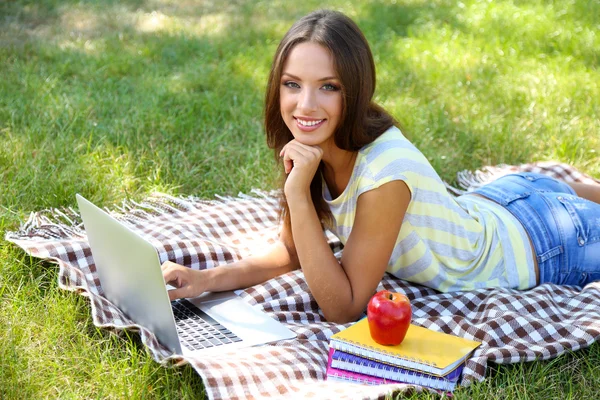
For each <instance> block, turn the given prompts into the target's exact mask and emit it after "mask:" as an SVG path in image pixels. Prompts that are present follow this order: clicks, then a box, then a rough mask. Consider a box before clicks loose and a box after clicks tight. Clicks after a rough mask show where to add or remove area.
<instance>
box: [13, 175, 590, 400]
mask: <svg viewBox="0 0 600 400" xmlns="http://www.w3.org/2000/svg"><path fill="white" fill-rule="evenodd" d="M515 171H537V172H542V173H547V174H550V175H553V176H557V177H561V178H562V179H564V180H567V181H580V182H589V183H594V182H595V183H600V182H599V181H597V180H595V179H593V178H591V177H589V176H587V175H584V174H581V173H580V172H578V171H577V170H575V169H574V168H572V167H569V166H567V165H563V164H556V163H538V164H526V165H521V166H498V167H490V168H487V169H485V170H483V171H480V172H476V173H468V172H464V173H461V174H459V176H458V182H459V185H461V186H462V187H463V188H464V189H467V190H469V189H471V188H473V187H476V186H477V185H480V184H482V183H485V182H487V181H490V180H493V179H495V178H497V177H498V176H501V175H504V174H506V173H510V172H515ZM449 189H450V188H449ZM451 190H452V191H453V192H454V193H459V192H460V190H458V189H455V188H452V189H451ZM274 195H275V193H265V192H254V193H253V194H252V195H250V196H244V195H241V196H239V197H237V198H221V197H219V198H217V200H214V201H206V200H199V199H196V198H173V197H170V196H166V195H156V196H153V197H151V198H149V199H148V200H147V201H145V202H143V203H133V202H130V203H126V204H124V205H123V207H121V208H119V209H118V210H116V211H112V213H113V215H115V216H116V217H117V218H119V219H120V220H121V221H124V222H125V223H126V224H128V225H129V226H131V228H133V229H134V230H136V231H138V232H139V233H140V234H142V235H143V236H145V237H146V238H147V239H149V240H150V241H151V242H152V243H153V244H154V245H155V247H156V248H157V249H158V252H159V255H160V259H161V261H164V260H167V259H169V260H172V261H175V262H177V263H181V264H184V265H187V266H189V267H191V268H213V267H216V266H218V265H220V264H223V263H227V262H231V261H234V260H238V259H240V258H241V257H244V256H246V255H248V254H250V253H251V252H252V251H253V249H256V248H257V247H259V246H264V244H265V243H266V242H272V241H274V240H275V239H276V237H277V228H278V226H277V200H276V199H275V197H274ZM6 239H7V240H9V241H11V242H13V243H15V244H17V245H18V246H20V247H21V248H23V249H24V250H25V251H26V252H27V253H29V254H31V255H33V256H35V257H39V258H43V259H47V260H51V261H54V262H57V263H58V264H59V266H60V272H59V276H58V280H59V284H60V287H61V288H64V289H67V290H72V291H75V292H78V293H80V294H82V295H84V296H88V297H89V298H90V300H91V311H92V318H93V321H94V324H96V325H97V326H101V327H108V328H113V329H116V330H121V329H132V330H136V331H139V333H140V335H141V339H142V341H143V343H144V344H145V345H146V346H147V347H148V349H149V351H150V353H151V354H152V356H153V357H154V359H155V360H156V361H158V362H162V363H165V365H171V364H172V362H173V361H175V362H177V361H186V362H189V363H190V364H191V365H192V366H193V367H194V368H195V370H196V371H198V373H199V374H200V375H201V377H202V379H203V380H204V384H205V386H206V392H207V394H208V398H209V399H232V398H265V397H275V398H279V397H284V396H285V397H287V398H296V397H302V398H308V397H312V398H353V399H356V398H378V397H381V396H384V395H386V394H389V393H391V392H392V391H395V390H406V389H408V388H410V386H408V385H384V386H360V385H355V384H344V383H336V382H328V381H326V380H325V367H326V362H327V346H328V338H329V337H330V336H331V335H332V334H333V333H335V332H338V331H339V330H340V329H343V328H344V327H345V325H337V324H332V323H328V322H326V321H324V319H323V316H322V314H321V313H320V311H319V309H318V307H317V303H316V302H315V300H314V298H313V297H312V296H311V294H310V292H309V291H308V287H307V285H306V282H305V280H304V277H303V274H302V272H301V271H295V272H291V273H288V274H286V275H283V276H280V277H278V278H275V279H272V280H270V281H268V282H265V283H263V284H260V285H257V286H254V287H251V288H248V289H246V290H244V291H242V292H241V296H242V297H243V299H244V300H246V301H247V302H248V303H250V304H253V305H255V306H256V307H258V308H260V309H262V310H264V311H265V312H267V313H268V314H269V315H271V316H272V317H273V318H275V319H277V320H279V321H281V322H283V323H284V324H286V325H287V326H288V327H289V328H290V329H291V330H293V331H294V332H296V333H297V338H296V339H294V340H289V341H281V342H278V343H274V344H270V345H265V346H260V347H252V348H248V349H245V350H241V351H240V350H236V351H235V352H223V353H222V354H219V355H212V356H211V357H210V358H188V359H186V360H182V359H181V358H177V357H173V356H172V355H171V354H169V353H168V351H167V350H166V349H165V348H163V347H162V346H161V345H160V344H159V343H158V342H157V341H156V338H155V337H154V336H153V334H152V333H151V332H149V331H148V330H147V329H145V328H144V327H141V326H138V325H135V324H134V323H133V322H132V321H131V320H129V319H128V317H127V316H126V315H124V314H123V313H122V312H121V311H119V310H118V309H117V308H115V307H114V305H113V304H111V303H110V302H109V301H108V300H106V299H105V298H104V297H103V296H102V287H101V286H100V282H99V281H98V278H97V275H96V270H95V266H94V260H93V259H92V256H91V253H90V250H89V247H88V244H87V240H86V236H85V232H84V231H83V229H82V225H81V223H80V220H79V217H78V215H77V213H76V212H75V211H73V210H46V211H42V212H38V213H32V214H31V216H30V218H29V220H28V221H27V222H26V223H25V224H23V226H22V227H21V229H20V230H19V231H18V232H9V233H7V235H6ZM330 239H331V246H332V249H333V250H334V251H339V250H341V249H340V246H339V243H338V242H337V241H336V239H335V238H334V237H333V236H331V237H330ZM382 288H386V289H392V290H394V291H401V292H404V293H406V294H407V295H408V297H409V298H410V299H411V302H412V308H413V312H414V315H413V323H415V324H417V325H421V326H424V327H427V328H430V329H434V330H438V331H443V332H447V333H452V334H455V335H459V336H463V337H467V338H469V339H475V340H479V341H482V342H483V345H482V346H481V347H479V348H478V349H477V350H476V351H475V353H474V354H473V356H472V357H471V358H470V359H469V360H468V362H467V365H466V368H465V370H464V373H463V378H462V382H461V383H462V385H468V384H469V383H470V382H472V381H480V380H483V379H484V377H485V373H486V366H487V363H488V362H489V361H491V362H495V363H499V364H505V363H515V362H521V361H533V360H536V359H549V358H552V357H556V356H558V355H560V354H562V353H564V352H565V351H567V350H577V349H581V348H585V347H587V346H590V345H591V344H592V343H593V342H595V341H596V340H598V339H600V282H596V283H592V284H590V285H588V286H586V287H584V288H579V287H572V286H556V285H548V284H546V285H542V286H539V287H537V288H534V289H532V290H527V291H518V290H508V289H487V290H475V291H471V292H456V293H449V294H440V293H438V292H436V291H434V290H431V289H428V288H425V287H421V286H417V285H414V284H411V283H407V282H403V281H400V280H397V279H395V278H393V277H391V276H387V275H386V276H385V277H384V278H383V280H382V282H381V284H380V286H379V288H378V289H382Z"/></svg>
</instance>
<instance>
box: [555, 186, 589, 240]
mask: <svg viewBox="0 0 600 400" xmlns="http://www.w3.org/2000/svg"><path fill="white" fill-rule="evenodd" d="M557 200H558V201H560V203H561V204H562V205H563V206H564V207H565V209H566V210H567V212H568V213H569V215H570V216H571V220H572V221H573V226H574V227H575V231H576V232H577V244H578V245H579V246H580V247H581V246H585V245H586V244H589V243H595V242H597V241H600V205H598V204H596V203H594V202H592V201H589V200H586V199H584V198H581V197H577V196H568V195H565V196H558V197H557Z"/></svg>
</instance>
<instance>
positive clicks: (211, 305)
mask: <svg viewBox="0 0 600 400" xmlns="http://www.w3.org/2000/svg"><path fill="white" fill-rule="evenodd" d="M76 197H77V204H78V205H79V211H80V212H81V217H82V219H83V224H84V226H85V230H86V233H87V235H88V241H89V244H90V248H91V251H92V255H93V257H94V262H95V264H96V270H97V273H98V277H99V279H100V283H101V284H102V288H103V289H104V294H105V296H106V298H107V299H108V300H110V301H111V302H112V303H113V304H115V305H116V306H117V307H119V309H120V310H121V311H123V312H124V313H125V314H127V315H128V316H129V318H131V319H132V320H133V321H134V322H135V323H136V324H138V325H141V326H143V327H145V328H147V329H150V330H151V331H152V332H153V333H154V334H155V335H156V337H157V339H158V341H159V342H160V343H161V344H163V345H164V346H165V347H167V348H168V349H169V350H171V351H172V352H173V353H176V354H181V355H205V354H210V353H212V352H218V351H224V350H227V351H229V350H232V349H235V348H240V347H248V346H255V345H259V344H265V343H269V342H274V341H278V340H284V339H291V338H294V337H296V334H295V333H294V332H292V331H290V330H289V329H288V328H287V327H285V326H284V325H283V324H281V323H280V322H279V321H276V320H274V319H273V318H271V317H270V316H268V315H267V314H266V313H264V312H263V311H261V310H258V309H257V308H255V307H253V306H251V305H250V304H248V303H246V302H245V301H244V300H242V299H241V298H240V297H239V296H237V295H236V294H235V292H233V291H231V292H214V293H210V292H207V293H204V294H202V295H200V296H199V297H196V298H191V299H181V300H176V301H173V302H171V301H170V300H169V295H168V293H167V290H168V287H167V285H166V284H165V281H164V279H163V275H162V270H161V263H160V260H159V257H158V252H157V251H156V249H155V248H154V246H152V244H151V243H149V242H148V241H147V240H145V239H144V238H143V237H141V236H140V235H139V234H137V233H136V232H134V231H132V230H131V229H130V228H128V227H127V226H125V225H124V224H122V223H121V222H119V221H117V220H116V219H115V218H113V217H111V216H110V215H109V214H108V213H106V212H105V211H103V210H101V209H100V208H98V207H97V206H95V205H94V204H92V203H91V202H90V201H88V200H86V199H85V198H84V197H82V196H81V195H79V194H77V195H76Z"/></svg>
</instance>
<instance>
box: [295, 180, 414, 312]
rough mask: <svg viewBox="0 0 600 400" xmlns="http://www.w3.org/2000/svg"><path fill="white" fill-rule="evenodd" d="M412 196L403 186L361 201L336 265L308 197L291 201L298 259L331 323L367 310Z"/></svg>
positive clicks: (373, 193)
mask: <svg viewBox="0 0 600 400" xmlns="http://www.w3.org/2000/svg"><path fill="white" fill-rule="evenodd" d="M410 197H411V195H410V190H409V189H408V186H406V184H405V183H404V182H402V181H392V182H389V183H386V184H384V185H382V186H381V187H379V188H377V189H374V190H371V191H368V192H366V193H364V194H362V195H361V196H359V198H358V203H357V207H356V215H355V220H354V226H353V227H352V232H351V234H350V237H349V238H348V242H347V243H346V246H345V247H344V252H343V255H342V259H341V262H338V261H337V260H336V258H335V257H334V256H333V253H332V252H331V249H330V247H329V245H328V244H327V241H326V239H325V238H324V235H323V232H322V228H321V224H320V222H319V220H318V217H317V213H316V211H315V208H314V206H313V205H312V202H311V200H310V195H308V196H297V197H294V196H287V201H288V205H289V207H290V217H291V222H292V223H291V225H292V235H293V241H294V245H295V249H296V253H297V255H298V260H299V261H300V265H301V267H302V270H303V272H304V276H305V277H306V281H307V283H308V286H309V288H310V290H311V292H312V294H313V296H314V297H315V299H316V301H317V303H318V304H319V307H320V308H321V310H322V312H323V314H324V315H325V318H326V319H327V320H328V321H331V322H338V323H345V322H349V321H354V320H356V319H357V318H358V317H359V316H360V314H361V313H362V312H363V311H364V310H365V308H366V306H367V303H368V301H369V299H370V297H371V296H372V295H373V293H374V292H375V290H376V288H377V285H378V284H379V282H380V281H381V279H382V277H383V274H384V273H385V270H386V268H387V265H388V263H389V260H390V257H391V255H392V251H393V249H394V245H395V243H396V240H397V238H398V233H399V232H400V227H401V225H402V220H403V218H404V214H405V212H406V210H407V208H408V203H409V202H410Z"/></svg>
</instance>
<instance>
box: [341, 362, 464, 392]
mask: <svg viewBox="0 0 600 400" xmlns="http://www.w3.org/2000/svg"><path fill="white" fill-rule="evenodd" d="M342 358H345V357H342ZM369 361H370V362H368V361H362V360H357V359H356V358H351V360H344V359H341V360H337V359H333V360H332V362H331V366H332V367H333V368H338V369H341V370H346V371H351V372H356V373H359V374H364V375H372V376H376V377H378V378H382V379H388V380H390V381H400V382H403V383H411V384H415V385H420V386H427V387H430V388H434V389H440V390H446V391H453V390H454V389H455V388H456V382H455V381H450V380H447V379H445V378H442V377H436V376H430V375H427V374H425V373H423V372H417V371H413V370H409V369H404V368H396V367H393V366H391V365H384V364H381V363H378V362H376V361H374V360H369ZM346 378H348V379H354V378H353V377H346Z"/></svg>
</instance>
